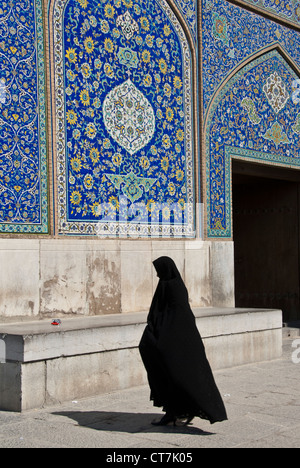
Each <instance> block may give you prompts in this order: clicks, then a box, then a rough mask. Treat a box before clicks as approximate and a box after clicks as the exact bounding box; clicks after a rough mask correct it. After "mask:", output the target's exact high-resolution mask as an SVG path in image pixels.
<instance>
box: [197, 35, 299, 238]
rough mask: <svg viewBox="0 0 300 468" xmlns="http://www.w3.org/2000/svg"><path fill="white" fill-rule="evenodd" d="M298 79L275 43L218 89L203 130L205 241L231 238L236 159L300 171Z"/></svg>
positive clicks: (288, 60) (293, 66) (233, 73)
mask: <svg viewBox="0 0 300 468" xmlns="http://www.w3.org/2000/svg"><path fill="white" fill-rule="evenodd" d="M299 76H300V70H299V68H298V67H297V66H296V64H295V63H294V61H293V60H292V59H291V57H290V56H289V54H288V53H287V52H286V51H285V50H284V49H283V48H282V47H281V46H280V44H278V43H274V44H273V45H271V46H270V47H268V48H265V49H263V50H261V51H260V52H259V53H257V54H255V55H253V56H251V57H248V58H247V60H245V61H244V62H243V63H241V64H239V65H238V66H237V67H236V68H235V70H233V71H232V73H231V74H230V75H229V76H228V77H227V78H226V80H224V82H223V83H222V84H221V85H220V86H219V88H218V90H217V91H216V93H215V95H214V97H213V99H212V101H211V103H210V106H209V109H208V112H207V115H206V120H205V126H204V134H205V142H204V145H205V147H204V154H205V155H206V174H205V182H204V184H205V194H206V228H207V229H206V234H207V237H211V238H225V239H226V238H227V239H231V238H232V213H231V204H232V201H231V161H232V159H233V158H238V159H244V160H250V161H256V162H258V163H262V164H272V165H274V164H275V165H279V166H282V167H286V166H288V167H292V168H295V169H300V163H299V158H300V154H298V153H299V143H300V140H299V136H300V128H298V125H299V121H300V108H299V107H297V105H296V104H294V103H293V91H294V88H293V86H294V83H298V82H297V80H298V79H299ZM271 77H272V78H271ZM272 80H273V81H272ZM273 82H274V83H273ZM275 82H276V83H277V84H276V83H275ZM272 83H273V84H272ZM274 86H276V87H277V88H276V92H278V93H279V98H280V99H281V101H280V100H279V101H277V102H276V99H277V97H276V96H275V94H273V91H274V89H275V88H274Z"/></svg>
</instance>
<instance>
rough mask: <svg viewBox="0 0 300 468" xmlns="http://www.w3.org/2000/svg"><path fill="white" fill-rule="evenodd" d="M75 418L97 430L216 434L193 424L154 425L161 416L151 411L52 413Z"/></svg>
mask: <svg viewBox="0 0 300 468" xmlns="http://www.w3.org/2000/svg"><path fill="white" fill-rule="evenodd" d="M52 414H53V415H57V416H64V417H67V418H70V419H73V420H74V421H76V422H77V423H78V425H79V426H83V427H89V428H91V429H94V430H97V431H107V432H127V433H130V434H136V433H139V432H145V433H157V432H162V433H176V434H190V435H199V436H208V435H214V433H213V432H207V431H202V430H201V429H199V428H197V427H193V426H192V424H193V423H191V424H189V425H188V426H180V427H177V426H175V427H174V426H152V425H151V422H152V421H153V420H159V418H160V417H161V416H159V415H157V414H149V413H145V414H144V413H120V412H111V411H60V412H55V413H52Z"/></svg>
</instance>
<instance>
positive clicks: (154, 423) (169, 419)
mask: <svg viewBox="0 0 300 468" xmlns="http://www.w3.org/2000/svg"><path fill="white" fill-rule="evenodd" d="M171 423H172V424H173V426H175V423H176V418H174V416H172V415H170V414H165V415H164V416H163V417H162V419H161V420H160V421H152V423H151V424H152V426H168V425H169V424H171Z"/></svg>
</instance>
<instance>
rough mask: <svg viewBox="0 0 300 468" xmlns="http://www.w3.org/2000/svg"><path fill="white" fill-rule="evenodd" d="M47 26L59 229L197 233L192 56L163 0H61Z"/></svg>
mask: <svg viewBox="0 0 300 468" xmlns="http://www.w3.org/2000/svg"><path fill="white" fill-rule="evenodd" d="M179 3H182V4H184V5H185V7H186V8H187V5H190V7H191V8H190V11H191V12H192V11H194V12H195V6H194V2H191V1H180V2H179ZM192 17H193V15H191V16H190V18H191V22H190V24H189V26H190V27H191V28H192V27H194V31H195V23H193V21H192ZM194 19H195V16H194ZM53 26H54V28H53V29H54V31H53V38H54V46H55V53H56V55H55V57H56V62H55V93H56V100H55V102H56V110H55V112H56V122H57V128H56V139H57V157H58V159H57V180H58V210H59V211H58V229H59V234H61V235H69V234H72V235H100V236H103V235H104V236H105V235H106V236H108V235H109V236H118V235H128V234H138V235H139V236H148V235H153V236H155V235H161V234H162V233H164V234H165V235H171V236H172V235H181V236H188V237H190V236H193V235H194V208H193V205H194V190H193V158H194V142H193V125H194V122H193V118H192V109H193V83H192V68H191V67H192V56H191V50H190V46H189V43H188V41H187V38H186V35H185V33H184V30H183V28H182V26H181V24H180V23H179V21H178V19H177V17H176V16H175V15H174V13H173V12H172V10H171V9H170V7H169V5H168V3H167V2H166V0H153V1H151V2H149V1H146V0H136V1H134V2H133V1H132V0H122V1H121V0H115V1H105V2H103V1H99V0H89V1H87V0H68V1H66V0H57V1H56V3H55V4H54V24H53Z"/></svg>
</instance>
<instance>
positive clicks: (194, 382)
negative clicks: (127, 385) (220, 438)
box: [139, 257, 227, 425]
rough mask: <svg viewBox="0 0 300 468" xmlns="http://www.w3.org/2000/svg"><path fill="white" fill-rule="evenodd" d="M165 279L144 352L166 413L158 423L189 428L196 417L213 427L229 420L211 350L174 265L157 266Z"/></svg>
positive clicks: (161, 262) (163, 261)
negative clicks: (207, 351)
mask: <svg viewBox="0 0 300 468" xmlns="http://www.w3.org/2000/svg"><path fill="white" fill-rule="evenodd" d="M153 264H154V267H155V269H156V271H157V276H158V277H159V279H160V281H159V284H158V286H157V289H156V292H155V295H154V298H153V301H152V305H151V308H150V313H149V316H148V325H147V327H146V329H145V331H144V334H143V337H142V339H141V342H140V346H139V348H140V353H141V357H142V360H143V362H144V365H145V368H146V370H147V374H148V381H149V385H150V389H151V400H152V401H153V404H154V406H158V407H162V408H163V410H164V411H165V412H166V414H165V416H164V417H163V418H162V419H161V421H159V422H157V423H154V422H153V423H152V424H155V425H167V424H169V423H173V424H174V425H175V424H176V421H177V422H179V421H180V423H181V424H182V423H183V421H184V423H186V424H188V423H189V422H190V421H191V420H192V419H193V418H194V417H196V416H198V417H200V418H202V419H207V420H209V421H210V422H211V424H213V423H216V422H218V421H224V420H226V419H227V415H226V410H225V407H224V403H223V401H222V398H221V395H220V393H219V390H218V388H217V386H216V383H215V380H214V377H213V374H212V371H211V368H210V365H209V363H208V360H207V358H206V354H205V348H204V345H203V343H202V339H201V336H200V334H199V331H198V329H197V327H196V321H195V317H194V314H193V312H192V310H191V308H190V305H189V301H188V292H187V289H186V287H185V285H184V282H183V281H182V278H181V276H180V273H179V271H178V270H177V267H176V265H175V263H174V261H173V260H172V259H171V258H169V257H161V258H159V259H157V260H155V261H154V262H153Z"/></svg>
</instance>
